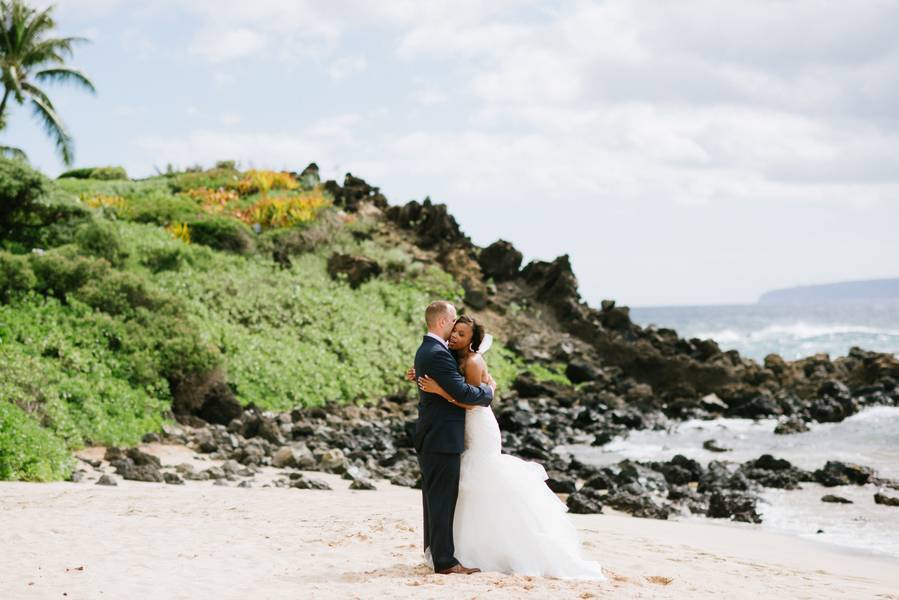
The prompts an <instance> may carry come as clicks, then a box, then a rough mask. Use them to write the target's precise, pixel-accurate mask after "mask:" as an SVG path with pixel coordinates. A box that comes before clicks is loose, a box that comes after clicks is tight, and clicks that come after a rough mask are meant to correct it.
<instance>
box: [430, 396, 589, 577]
mask: <svg viewBox="0 0 899 600" xmlns="http://www.w3.org/2000/svg"><path fill="white" fill-rule="evenodd" d="M546 478H547V476H546V471H545V470H544V468H543V467H542V466H541V465H540V464H538V463H535V462H530V461H525V460H522V459H520V458H518V457H516V456H512V455H511V454H503V453H502V438H501V437H500V431H499V425H498V424H497V422H496V417H495V416H494V415H493V411H492V410H491V409H490V408H486V407H482V406H479V407H477V408H474V409H471V410H467V411H466V412H465V451H464V452H463V453H462V465H461V475H460V478H459V496H458V500H457V502H456V512H455V516H454V519H453V540H454V543H455V547H456V558H457V559H458V560H459V562H461V563H462V564H463V565H465V566H466V567H478V568H479V569H481V570H483V571H499V572H503V573H517V574H520V575H537V576H551V577H564V578H578V579H593V580H598V581H602V580H605V579H606V577H605V576H604V575H603V574H602V569H601V567H600V565H599V563H597V562H595V561H591V560H587V559H585V558H584V557H583V556H582V553H581V544H580V538H579V535H578V532H577V529H576V528H575V527H574V523H572V522H571V519H570V517H569V516H568V514H567V512H568V508H567V507H566V506H565V504H564V503H563V502H562V501H561V500H560V499H559V498H558V496H556V495H555V493H553V491H552V490H550V489H549V487H547V485H546V483H545V481H546ZM428 557H429V556H428Z"/></svg>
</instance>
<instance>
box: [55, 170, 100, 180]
mask: <svg viewBox="0 0 899 600" xmlns="http://www.w3.org/2000/svg"><path fill="white" fill-rule="evenodd" d="M93 172H94V167H81V168H78V169H69V170H68V171H66V172H64V173H61V174H60V175H59V177H58V179H90V178H91V173H93Z"/></svg>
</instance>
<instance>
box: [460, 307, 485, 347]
mask: <svg viewBox="0 0 899 600" xmlns="http://www.w3.org/2000/svg"><path fill="white" fill-rule="evenodd" d="M459 323H465V324H466V325H470V326H471V344H470V346H469V350H471V351H472V352H477V351H478V348H480V347H481V342H483V341H484V326H483V325H481V324H480V323H478V321H477V320H476V319H475V318H474V317H469V316H468V315H462V316H461V317H459V318H458V319H456V324H459Z"/></svg>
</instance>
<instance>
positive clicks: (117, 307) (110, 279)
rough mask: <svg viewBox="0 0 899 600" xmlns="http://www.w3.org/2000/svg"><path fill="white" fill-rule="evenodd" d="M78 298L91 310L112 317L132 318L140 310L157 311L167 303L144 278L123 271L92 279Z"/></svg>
mask: <svg viewBox="0 0 899 600" xmlns="http://www.w3.org/2000/svg"><path fill="white" fill-rule="evenodd" d="M74 294H75V296H76V297H77V298H78V299H79V300H81V301H82V302H84V303H85V304H87V305H88V306H91V307H93V308H95V309H97V310H102V311H103V312H105V313H108V314H110V315H123V314H131V313H133V312H134V311H135V310H137V309H139V308H145V309H147V310H155V309H159V308H161V307H163V305H164V304H165V303H166V300H165V299H164V298H162V297H161V296H160V295H159V294H157V293H155V292H154V291H152V290H150V289H149V288H148V287H147V284H146V283H145V281H144V280H143V279H141V277H140V276H138V275H136V274H134V273H127V272H125V273H123V272H121V271H110V272H109V273H107V274H106V275H105V276H104V277H100V278H94V279H90V280H88V281H86V282H85V283H84V284H83V285H82V286H80V288H79V289H78V290H77V291H76V292H74Z"/></svg>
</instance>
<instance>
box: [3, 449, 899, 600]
mask: <svg viewBox="0 0 899 600" xmlns="http://www.w3.org/2000/svg"><path fill="white" fill-rule="evenodd" d="M144 449H145V450H148V451H149V452H151V453H153V454H155V455H157V456H159V457H160V458H161V459H162V461H163V463H164V464H168V465H173V464H178V463H182V462H196V464H197V465H198V466H203V467H207V466H210V465H211V464H213V461H203V460H202V459H201V458H200V457H199V456H198V455H196V454H193V453H192V452H191V451H190V450H189V449H187V448H184V447H180V446H162V445H150V446H144ZM81 454H82V456H90V457H93V458H99V457H101V456H102V454H103V449H102V448H92V449H88V450H86V451H84V452H82V453H81ZM275 473H276V471H275V470H274V469H270V468H267V469H265V470H264V472H263V473H261V474H259V475H257V476H256V478H255V480H254V484H253V487H249V488H238V487H234V484H233V483H232V484H231V485H230V486H215V485H213V484H212V482H208V481H203V482H195V481H189V482H187V485H166V484H162V483H143V482H133V481H124V480H121V479H119V485H118V486H116V487H108V486H98V485H95V481H96V476H95V475H94V474H88V477H86V478H85V480H83V481H81V482H79V483H68V482H65V483H63V482H60V483H51V484H30V483H13V482H3V483H0V531H2V532H3V535H2V542H0V543H2V552H0V598H3V599H5V600H18V599H20V598H22V599H30V598H66V599H73V600H74V599H78V600H80V599H94V598H116V599H118V598H130V599H140V598H192V599H196V598H253V599H262V598H380V597H399V598H550V597H551V598H600V597H605V598H686V597H689V598H706V597H708V598H711V597H727V598H880V599H891V598H899V561H895V560H890V559H886V558H879V557H870V556H864V555H861V554H852V553H848V552H845V551H842V550H840V549H838V548H835V547H830V546H826V545H824V544H818V543H815V542H810V541H804V540H800V539H798V538H791V537H786V536H779V535H775V534H771V533H767V532H762V531H759V530H758V529H757V528H756V527H754V526H752V525H746V526H745V527H731V526H723V525H716V524H712V523H710V524H696V523H692V522H691V523H685V522H674V521H658V520H649V519H639V518H634V517H630V516H627V515H622V514H615V513H610V514H603V515H589V516H580V515H574V516H573V517H572V518H573V519H574V520H575V522H576V524H577V526H578V529H579V530H580V531H581V533H582V536H583V540H584V545H585V549H586V552H587V553H588V555H589V556H590V558H593V559H595V560H598V561H599V562H600V563H601V564H602V566H603V568H604V571H605V573H606V575H607V576H608V578H609V579H608V581H606V582H601V583H596V582H579V581H565V580H557V579H550V578H535V577H524V576H514V575H503V574H499V573H482V574H477V575H472V576H440V575H435V574H433V573H432V572H431V571H430V570H429V569H428V568H427V567H426V566H424V565H423V564H422V560H421V548H420V519H421V507H420V493H419V492H418V491H417V490H412V489H408V488H401V487H395V486H392V485H390V484H389V483H387V482H386V481H378V482H377V484H378V490H377V491H355V490H350V489H348V488H349V482H348V481H345V480H342V479H340V478H339V477H337V476H334V475H327V474H322V473H310V476H313V477H316V478H320V479H322V480H325V481H327V482H328V483H330V484H331V486H332V487H333V488H334V489H333V490H332V491H319V490H298V489H293V488H276V487H262V486H263V485H264V484H265V482H266V481H267V480H270V479H271V478H272V477H273V476H274V474H275Z"/></svg>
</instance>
